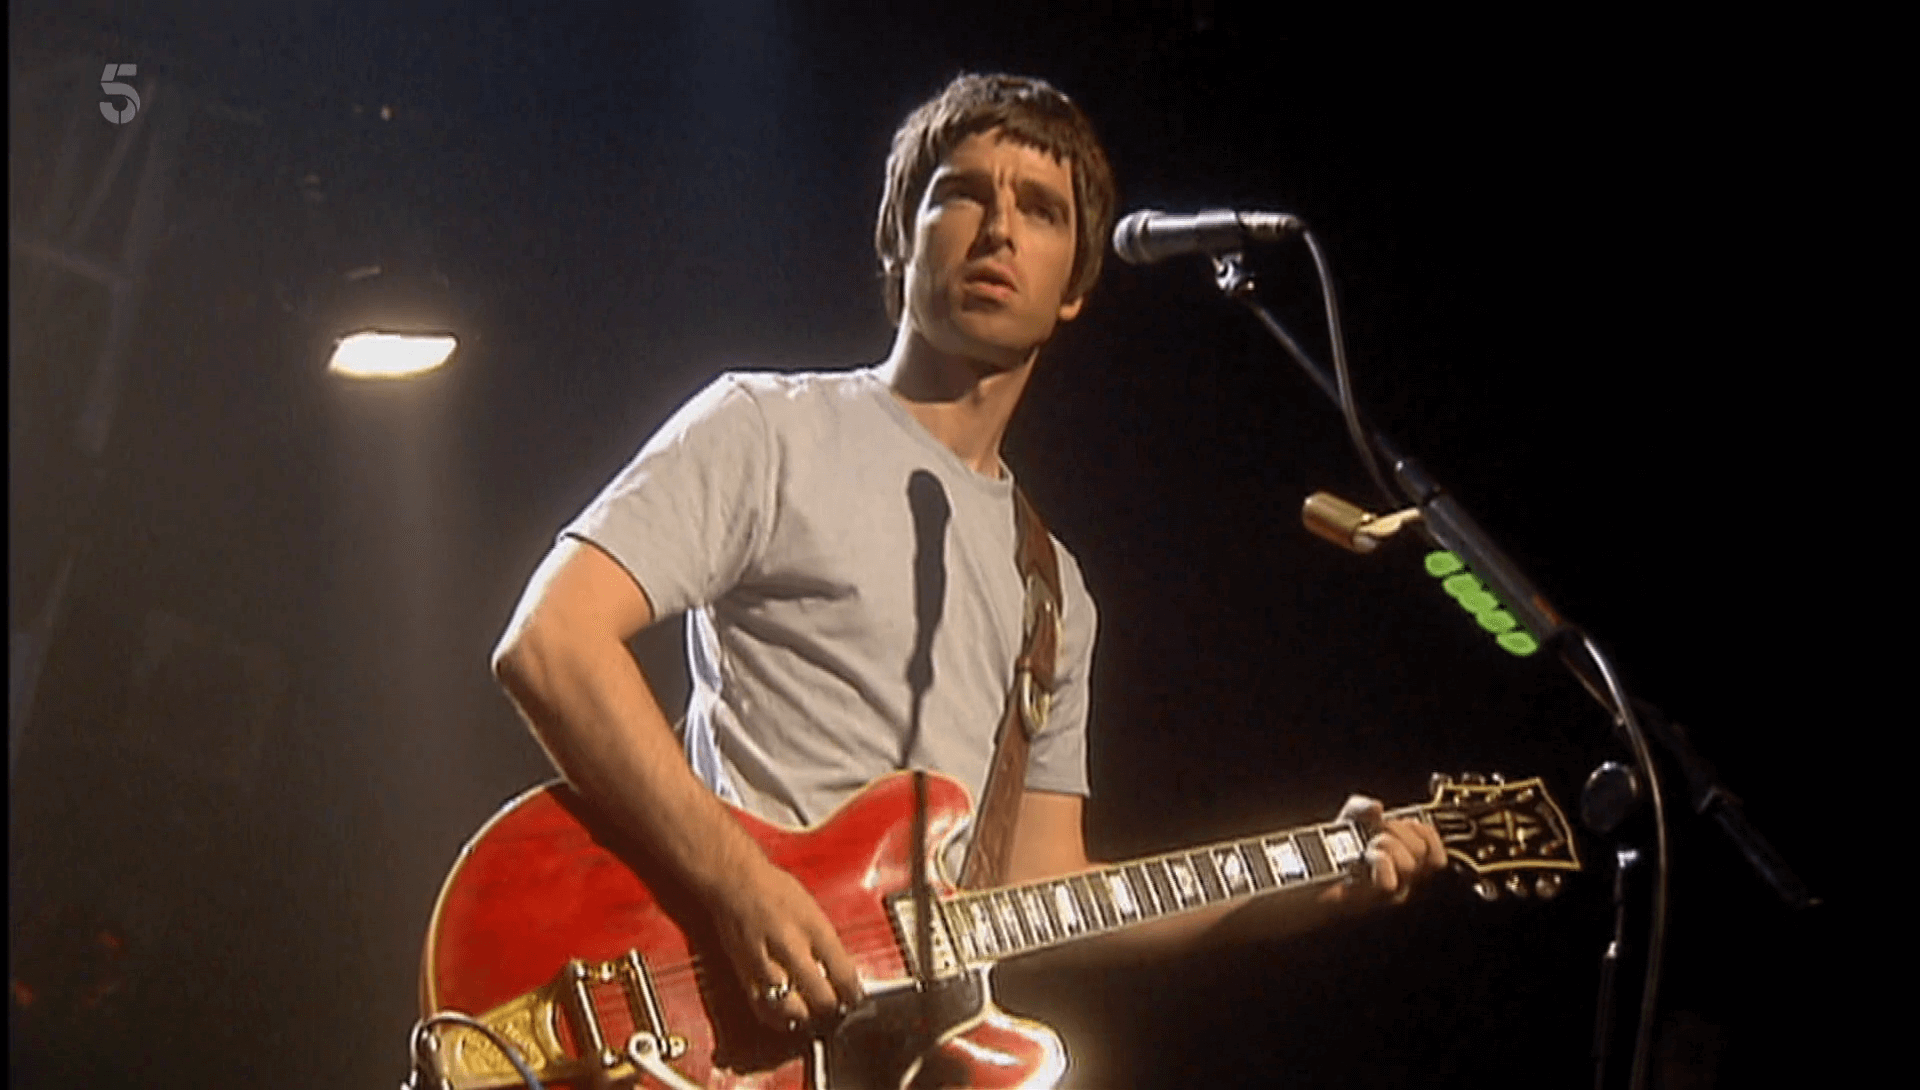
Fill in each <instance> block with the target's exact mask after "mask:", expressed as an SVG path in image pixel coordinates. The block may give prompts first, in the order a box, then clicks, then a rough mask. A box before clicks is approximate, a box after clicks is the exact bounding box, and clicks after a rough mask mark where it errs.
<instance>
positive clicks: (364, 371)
mask: <svg viewBox="0 0 1920 1090" xmlns="http://www.w3.org/2000/svg"><path fill="white" fill-rule="evenodd" d="M459 343H460V342H459V341H458V340H457V339H456V338H454V337H453V336H452V335H451V334H445V333H439V334H417V333H380V332H376V331H373V330H367V331H363V332H360V333H352V334H349V335H347V336H345V337H342V338H340V340H339V342H338V343H337V344H335V345H334V346H333V359H332V360H331V361H329V362H328V364H327V370H329V371H332V372H334V373H335V374H339V375H346V376H348V377H350V378H411V377H413V376H414V375H419V374H424V373H425V372H428V371H431V370H433V369H434V368H436V367H438V366H440V365H441V364H443V363H445V362H447V359H448V357H450V356H452V355H453V350H454V349H455V348H457V347H459Z"/></svg>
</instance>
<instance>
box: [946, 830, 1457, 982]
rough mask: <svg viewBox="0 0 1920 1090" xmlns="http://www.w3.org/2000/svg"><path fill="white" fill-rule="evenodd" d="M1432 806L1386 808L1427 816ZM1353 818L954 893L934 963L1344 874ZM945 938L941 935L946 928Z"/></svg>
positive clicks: (1031, 947)
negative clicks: (1043, 878) (1071, 873)
mask: <svg viewBox="0 0 1920 1090" xmlns="http://www.w3.org/2000/svg"><path fill="white" fill-rule="evenodd" d="M1431 808H1432V807H1431V806H1428V805H1419V806H1408V807H1404V808H1401V809H1399V810H1394V811H1391V812H1389V813H1388V815H1387V816H1388V817H1391V818H1395V819H1401V818H1415V819H1419V820H1423V821H1431V818H1430V816H1429V814H1428V811H1429V810H1430V809H1431ZM1366 840H1367V838H1366V834H1365V833H1364V832H1363V831H1362V830H1361V829H1360V827H1359V826H1358V825H1357V824H1355V823H1354V822H1351V821H1332V822H1327V823H1325V824H1321V825H1307V826H1302V827H1300V828H1297V829H1288V830H1284V831H1282V832H1277V833H1268V834H1266V835H1263V836H1253V837H1247V838H1246V839H1244V840H1227V841H1221V842H1220V843H1217V844H1208V845H1203V846H1201V847H1198V848H1190V849H1185V850H1182V851H1175V852H1168V853H1166V854H1164V855H1155V856H1149V857H1147V858H1144V859H1136V860H1133V861H1131V862H1126V863H1116V864H1113V865H1111V866H1105V867H1100V868H1098V869H1095V870H1090V871H1084V872H1082V873H1080V874H1075V875H1070V876H1068V877H1065V878H1053V879H1047V880H1045V881H1040V882H1029V883H1026V884H1024V885H1017V886H1006V887H1002V888H999V889H990V890H977V891H969V892H964V893H958V894H955V895H953V896H951V897H948V898H946V899H944V900H943V901H942V902H941V903H940V905H939V908H940V914H941V916H942V917H943V919H944V922H945V924H946V932H947V935H949V936H951V946H948V948H947V949H940V948H939V947H942V946H947V943H945V942H941V941H939V940H938V939H936V943H935V946H936V949H935V951H934V960H935V965H936V967H937V968H940V969H945V968H949V967H951V965H952V959H953V956H954V955H956V954H957V955H958V960H959V964H960V966H962V967H967V968H972V967H977V966H981V965H986V964H989V963H992V962H995V961H1000V960H1004V959H1006V958H1011V957H1017V956H1019V955H1021V954H1027V953H1031V952H1033V951H1036V950H1044V949H1047V948H1049V947H1054V946H1060V945H1064V944H1066V943H1069V942H1076V941H1078V940H1080V939H1086V938H1093V937H1094V936H1096V935H1104V934H1110V933H1112V932H1115V931H1123V930H1126V929H1127V928H1130V927H1135V926H1138V925H1140V924H1143V923H1148V922H1151V921H1153V920H1158V919H1162V918H1165V917H1168V916H1177V915H1180V914H1181V913H1185V912H1193V911H1197V910H1199V909H1202V908H1206V907H1208V906H1210V905H1217V904H1229V903H1232V902H1235V901H1242V900H1247V899H1250V898H1253V897H1257V896H1260V895H1262V894H1266V893H1273V892H1276V891H1279V890H1286V889H1304V888H1309V887H1312V886H1318V885H1324V884H1327V883H1331V882H1335V881H1338V880H1340V879H1341V878H1343V877H1345V876H1346V875H1347V873H1348V872H1349V870H1350V869H1351V868H1352V866H1353V865H1354V864H1355V863H1356V862H1357V861H1358V860H1359V859H1360V857H1361V855H1362V854H1363V853H1364V852H1365V850H1366ZM943 937H944V936H943Z"/></svg>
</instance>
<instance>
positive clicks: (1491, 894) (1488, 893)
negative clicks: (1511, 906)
mask: <svg viewBox="0 0 1920 1090" xmlns="http://www.w3.org/2000/svg"><path fill="white" fill-rule="evenodd" d="M1473 892H1475V893H1477V894H1479V895H1480V899H1481V900H1483V901H1487V902H1489V903H1491V902H1493V901H1497V900H1499V899H1500V883H1498V882H1496V881H1494V880H1493V879H1491V878H1482V879H1480V880H1479V881H1477V882H1475V883H1474V884H1473Z"/></svg>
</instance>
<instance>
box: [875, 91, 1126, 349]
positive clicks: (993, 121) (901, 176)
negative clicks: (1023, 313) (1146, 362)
mask: <svg viewBox="0 0 1920 1090" xmlns="http://www.w3.org/2000/svg"><path fill="white" fill-rule="evenodd" d="M993 129H999V130H1001V131H1002V132H1004V133H1005V134H1006V135H1007V136H1008V137H1010V138H1012V139H1014V140H1017V141H1019V142H1020V143H1023V144H1027V145H1030V146H1032V147H1035V148H1038V149H1039V150H1041V151H1044V152H1046V153H1047V154H1049V155H1051V156H1053V157H1054V158H1056V159H1059V160H1061V161H1063V162H1065V163H1066V164H1067V165H1068V166H1070V167H1071V168H1072V169H1073V203H1074V207H1075V209H1076V211H1077V216H1076V218H1077V221H1078V224H1079V233H1078V237H1077V238H1076V239H1075V240H1074V248H1073V273H1072V275H1071V277H1070V278H1069V279H1068V281H1067V295H1066V298H1067V299H1078V298H1080V297H1082V296H1084V295H1086V294H1087V292H1089V291H1091V290H1092V289H1093V282H1094V281H1095V280H1097V279H1099V277H1100V260H1101V258H1102V257H1103V256H1105V254H1106V249H1107V233H1108V232H1109V231H1111V230H1112V229H1113V210H1114V205H1115V203H1117V200H1118V196H1117V194H1116V192H1115V189H1114V184H1113V168H1112V167H1110V166H1108V165H1107V153H1106V152H1105V151H1104V150H1103V149H1102V148H1101V147H1100V140H1099V138H1098V137H1097V136H1095V135H1094V132H1093V125H1092V123H1091V122H1089V121H1088V120H1087V116H1086V115H1085V114H1084V113H1081V112H1080V107H1078V106H1076V105H1074V103H1073V101H1072V100H1071V99H1069V98H1068V97H1067V96H1066V95H1064V94H1062V93H1060V91H1058V90H1057V89H1055V88H1054V87H1053V86H1052V85H1051V84H1049V83H1047V82H1046V81H1045V80H1039V79H1032V78H1029V77H1025V76H1008V75H974V74H964V75H960V76H956V77H954V80H953V82H951V83H949V84H947V86H946V89H945V90H943V91H941V92H940V93H939V94H938V95H935V96H934V97H933V98H931V99H929V100H928V101H927V102H925V103H923V104H922V105H921V106H920V108H919V109H917V110H915V111H913V113H912V114H910V115H908V117H907V120H906V121H905V122H904V123H902V124H901V126H900V130H899V131H898V132H896V133H894V134H893V150H892V151H891V152H890V153H889V154H888V155H887V187H886V190H885V191H884V192H883V193H882V194H881V195H880V219H879V222H878V223H877V224H875V225H874V231H873V245H874V249H876V250H878V251H879V253H880V275H881V277H882V279H883V280H884V281H885V291H886V300H887V317H889V318H891V319H892V320H893V321H894V323H895V324H896V325H897V324H899V321H900V315H901V313H902V311H903V309H904V307H905V294H906V283H905V282H906V276H907V260H908V258H909V257H910V256H911V255H912V252H913V223H914V217H915V215H916V212H917V210H918V208H919V204H920V198H921V196H922V195H923V194H924V193H925V192H926V188H927V180H928V179H929V178H931V177H933V172H934V169H935V168H936V167H938V166H939V165H940V163H941V162H942V161H943V160H945V159H946V157H947V156H948V154H950V153H951V152H952V151H953V149H954V147H955V146H957V145H958V144H959V143H960V142H961V141H963V140H965V139H966V138H967V137H969V136H972V135H974V134H975V133H981V132H988V131H991V130H993Z"/></svg>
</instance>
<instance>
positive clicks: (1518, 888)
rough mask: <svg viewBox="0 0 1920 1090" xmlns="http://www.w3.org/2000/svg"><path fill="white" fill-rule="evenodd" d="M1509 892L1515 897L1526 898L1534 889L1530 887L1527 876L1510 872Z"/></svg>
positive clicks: (1508, 878)
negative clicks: (1523, 876)
mask: <svg viewBox="0 0 1920 1090" xmlns="http://www.w3.org/2000/svg"><path fill="white" fill-rule="evenodd" d="M1507 892H1508V893H1511V894H1513V895H1514V896H1515V897H1522V898H1524V897H1526V896H1527V895H1529V894H1531V893H1532V892H1533V890H1532V889H1530V888H1528V886H1527V880H1526V879H1525V878H1522V877H1521V876H1519V875H1517V874H1509V875H1507Z"/></svg>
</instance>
